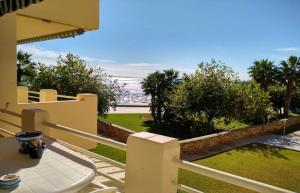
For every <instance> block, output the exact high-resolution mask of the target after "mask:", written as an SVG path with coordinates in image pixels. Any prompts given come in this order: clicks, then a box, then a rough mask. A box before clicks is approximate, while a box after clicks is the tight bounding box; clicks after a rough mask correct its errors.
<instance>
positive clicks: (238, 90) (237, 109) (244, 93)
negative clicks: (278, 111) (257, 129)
mask: <svg viewBox="0 0 300 193" xmlns="http://www.w3.org/2000/svg"><path fill="white" fill-rule="evenodd" d="M229 93H230V100H229V101H228V103H229V109H228V110H229V111H228V112H227V115H225V117H231V118H235V119H238V120H240V121H242V122H246V123H262V122H265V121H266V118H267V116H268V115H273V114H274V112H273V108H272V105H271V101H270V99H269V95H268V93H267V92H265V91H263V90H262V89H261V88H260V85H259V84H258V83H255V82H253V81H249V82H246V83H240V82H236V83H234V84H232V85H231V87H230V91H229Z"/></svg>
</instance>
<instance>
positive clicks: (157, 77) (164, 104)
mask: <svg viewBox="0 0 300 193" xmlns="http://www.w3.org/2000/svg"><path fill="white" fill-rule="evenodd" d="M177 84H178V72H177V71H175V70H173V69H170V70H164V71H163V72H159V71H156V72H154V73H151V74H149V75H148V76H147V78H145V79H144V80H143V82H142V88H143V90H144V93H145V94H146V95H151V104H150V109H151V114H152V117H153V119H154V122H155V123H156V124H157V123H160V122H161V121H162V120H163V119H164V120H170V119H172V117H173V116H172V110H171V108H170V105H169V103H170V100H169V96H170V94H171V93H172V92H173V90H174V89H173V88H174V86H175V85H177Z"/></svg>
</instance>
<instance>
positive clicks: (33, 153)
mask: <svg viewBox="0 0 300 193" xmlns="http://www.w3.org/2000/svg"><path fill="white" fill-rule="evenodd" d="M44 149H45V145H44V144H43V145H42V146H41V147H33V146H29V147H28V153H29V155H30V158H32V159H38V158H41V157H42V155H43V152H44Z"/></svg>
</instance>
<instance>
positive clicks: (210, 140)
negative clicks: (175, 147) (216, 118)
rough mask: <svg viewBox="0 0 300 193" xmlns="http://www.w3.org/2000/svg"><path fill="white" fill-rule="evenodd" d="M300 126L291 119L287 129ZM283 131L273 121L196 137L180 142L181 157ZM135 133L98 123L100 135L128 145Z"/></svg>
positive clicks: (277, 122)
mask: <svg viewBox="0 0 300 193" xmlns="http://www.w3.org/2000/svg"><path fill="white" fill-rule="evenodd" d="M295 125H300V118H299V117H298V118H297V117H295V118H289V120H288V121H287V122H286V127H291V126H295ZM282 129H283V122H282V121H273V122H271V123H269V124H261V125H256V126H251V127H248V128H243V129H235V130H232V131H224V132H220V133H215V134H211V135H206V136H201V137H196V138H192V139H186V140H182V141H180V146H181V155H193V154H198V153H201V152H205V151H207V150H209V149H212V148H214V147H216V146H218V145H223V144H224V145H226V144H227V143H232V142H235V141H237V140H240V139H245V138H249V137H253V136H260V135H264V134H268V133H272V132H276V131H279V130H282ZM133 133H134V132H133V131H131V130H129V129H126V128H124V127H121V126H118V125H114V124H110V123H107V122H104V121H98V134H101V135H103V136H106V137H109V138H112V139H114V140H117V141H120V142H123V143H126V142H127V138H128V136H129V135H130V134H133Z"/></svg>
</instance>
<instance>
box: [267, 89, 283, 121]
mask: <svg viewBox="0 0 300 193" xmlns="http://www.w3.org/2000/svg"><path fill="white" fill-rule="evenodd" d="M285 91H286V87H285V85H283V84H275V85H272V86H270V87H269V89H268V93H269V95H270V101H271V102H272V106H273V108H274V110H276V111H277V112H279V116H280V117H282V116H283V112H282V110H281V109H282V108H283V107H284V97H285Z"/></svg>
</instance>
